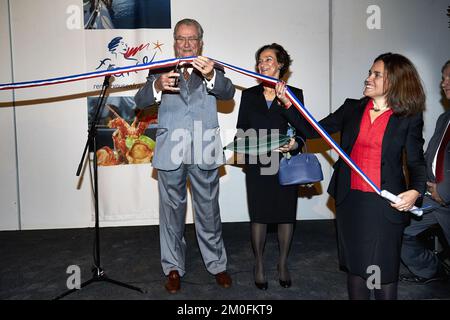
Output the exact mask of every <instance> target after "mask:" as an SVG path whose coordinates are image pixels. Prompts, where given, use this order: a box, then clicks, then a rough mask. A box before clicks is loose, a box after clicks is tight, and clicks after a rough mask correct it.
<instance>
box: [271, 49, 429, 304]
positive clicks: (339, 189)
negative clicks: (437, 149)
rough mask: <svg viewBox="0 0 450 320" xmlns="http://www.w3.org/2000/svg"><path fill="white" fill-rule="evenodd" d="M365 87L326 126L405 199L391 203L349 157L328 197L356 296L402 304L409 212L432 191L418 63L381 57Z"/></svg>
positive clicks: (302, 126) (337, 167)
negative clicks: (402, 251)
mask: <svg viewBox="0 0 450 320" xmlns="http://www.w3.org/2000/svg"><path fill="white" fill-rule="evenodd" d="M364 84H365V87H364V96H365V97H364V98H362V99H360V100H354V99H347V100H346V101H345V103H344V104H343V105H342V106H341V107H340V108H339V109H338V110H336V112H334V113H332V114H330V115H329V116H327V117H326V118H324V119H322V120H321V121H320V124H321V125H322V127H323V128H324V129H325V131H327V132H328V133H329V134H332V133H335V132H340V133H341V143H340V145H341V148H342V149H343V150H344V151H345V153H346V154H348V155H349V156H350V157H351V159H352V160H353V161H354V162H355V164H356V165H357V166H358V167H360V168H361V170H362V171H363V172H364V173H365V174H366V175H367V176H368V177H369V178H370V179H371V180H372V181H373V182H374V184H375V185H376V186H377V187H378V188H379V189H381V190H383V189H385V190H388V191H390V192H392V193H394V194H396V195H398V196H399V197H400V198H401V201H400V202H398V203H396V204H390V203H388V202H387V201H386V200H384V199H383V198H381V197H380V196H378V195H377V194H376V193H375V192H374V191H373V190H372V189H371V188H370V187H369V186H368V184H367V183H366V182H365V181H364V180H362V178H360V177H359V176H358V175H357V174H356V173H355V172H354V171H352V170H351V169H350V168H349V167H348V166H347V165H346V164H345V163H344V161H343V160H342V159H339V160H338V161H337V162H336V163H335V164H334V166H333V168H334V172H333V176H332V178H331V181H330V185H329V187H328V192H329V193H330V195H331V196H333V197H334V199H335V203H336V220H337V232H338V247H339V262H340V265H341V266H342V267H343V268H344V269H345V270H346V271H347V272H348V277H347V285H348V294H349V298H350V299H369V298H370V289H374V294H375V298H376V299H396V298H397V281H398V272H399V266H400V248H401V241H402V233H403V229H404V228H405V225H406V224H407V222H408V214H407V211H408V210H409V209H410V208H411V207H412V206H413V205H414V203H415V202H416V200H417V199H418V198H419V197H420V196H421V195H423V193H424V192H425V183H426V171H425V161H424V156H423V143H424V140H423V138H422V128H423V117H422V113H423V110H424V108H425V94H424V91H423V88H422V84H421V80H420V77H419V75H418V73H417V71H416V68H415V67H414V65H413V64H412V63H411V61H410V60H409V59H407V58H406V57H404V56H402V55H399V54H393V53H386V54H382V55H380V56H379V57H377V58H376V59H375V61H374V63H373V65H372V67H371V68H370V70H369V75H368V77H367V79H366V81H365V83H364ZM276 90H277V96H278V97H279V99H280V100H282V101H283V103H284V104H285V105H286V106H287V107H288V108H289V107H290V105H291V102H290V101H289V99H287V97H286V95H285V90H286V89H285V87H284V85H283V84H278V85H277V86H276ZM291 109H295V108H289V110H291ZM297 115H298V113H297V112H292V114H291V115H290V116H289V119H290V122H291V123H292V124H293V125H294V126H295V127H296V128H297V130H299V131H301V132H302V133H304V134H305V135H306V136H307V137H308V138H312V137H318V134H317V133H316V132H315V130H314V129H313V128H312V127H311V126H310V125H309V124H308V122H306V120H304V119H303V118H299V117H298V116H297ZM296 119H297V121H296ZM404 156H406V161H405V162H403V160H404ZM403 163H405V164H406V167H407V171H408V173H409V181H408V183H407V181H406V179H405V175H404V168H403Z"/></svg>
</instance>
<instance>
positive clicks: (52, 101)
mask: <svg viewBox="0 0 450 320" xmlns="http://www.w3.org/2000/svg"><path fill="white" fill-rule="evenodd" d="M74 4H75V5H78V6H80V9H81V1H71V0H63V1H53V0H41V1H33V0H15V1H11V20H12V21H11V24H12V30H13V32H12V43H13V55H14V66H13V67H14V78H15V81H17V82H18V81H27V80H35V79H46V78H52V77H58V76H65V75H70V74H75V73H82V72H84V70H85V66H84V65H85V61H84V30H83V29H81V26H80V29H68V27H67V20H68V18H69V14H68V13H67V10H68V8H69V6H70V5H74ZM81 12H82V10H81ZM80 21H81V22H82V20H80ZM84 92H85V84H84V83H83V82H72V83H68V84H64V85H53V86H47V87H39V88H30V89H19V90H17V91H16V100H17V103H20V104H22V105H23V106H21V107H20V108H17V115H16V121H17V123H16V126H17V145H18V166H19V186H20V200H21V221H22V228H23V229H39V228H71V227H86V226H89V225H91V213H92V207H91V197H90V191H89V190H90V185H89V183H88V176H86V178H85V179H84V183H83V184H82V187H81V189H80V190H78V189H77V184H78V178H77V177H76V176H75V172H76V170H77V165H78V162H79V160H80V157H81V154H82V151H83V147H84V144H85V141H86V136H87V133H86V131H87V120H86V119H87V111H86V100H85V98H78V99H77V98H75V97H74V96H72V95H76V94H80V93H81V94H83V93H84Z"/></svg>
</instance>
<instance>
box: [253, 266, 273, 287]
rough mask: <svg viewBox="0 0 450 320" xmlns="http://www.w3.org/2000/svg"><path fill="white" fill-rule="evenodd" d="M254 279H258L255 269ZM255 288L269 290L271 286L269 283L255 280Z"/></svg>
mask: <svg viewBox="0 0 450 320" xmlns="http://www.w3.org/2000/svg"><path fill="white" fill-rule="evenodd" d="M253 277H254V278H256V272H255V267H253ZM255 286H256V287H257V288H258V289H259V290H264V291H265V290H267V288H268V287H269V284H268V283H267V281H264V282H257V281H256V280H255Z"/></svg>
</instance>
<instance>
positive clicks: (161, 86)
mask: <svg viewBox="0 0 450 320" xmlns="http://www.w3.org/2000/svg"><path fill="white" fill-rule="evenodd" d="M179 76H180V74H179V73H177V72H174V71H170V72H168V73H163V74H161V75H160V76H159V77H158V79H156V80H155V89H156V91H157V92H158V93H159V92H161V91H171V92H179V91H180V88H179V87H178V86H177V82H178V77H179Z"/></svg>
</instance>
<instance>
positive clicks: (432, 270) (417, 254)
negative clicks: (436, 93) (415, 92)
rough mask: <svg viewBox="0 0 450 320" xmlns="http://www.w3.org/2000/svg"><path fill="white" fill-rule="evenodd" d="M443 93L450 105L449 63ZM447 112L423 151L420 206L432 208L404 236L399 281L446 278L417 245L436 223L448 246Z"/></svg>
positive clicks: (443, 269)
mask: <svg viewBox="0 0 450 320" xmlns="http://www.w3.org/2000/svg"><path fill="white" fill-rule="evenodd" d="M441 86H442V90H443V91H444V95H445V97H446V99H447V100H448V101H449V102H450V60H449V61H447V62H446V63H445V65H444V67H443V68H442V83H441ZM449 122H450V110H447V111H446V112H444V113H443V114H441V116H440V117H439V119H438V121H437V123H436V129H435V131H434V134H433V136H432V137H431V139H430V142H429V144H428V148H427V151H426V152H425V160H426V163H427V176H428V182H427V186H428V191H427V193H426V195H425V197H424V201H423V205H424V206H427V205H431V206H432V208H435V209H434V210H432V211H431V212H429V213H425V214H424V215H423V217H422V218H421V219H412V220H411V224H410V225H409V226H408V227H407V228H405V231H404V234H403V245H402V260H403V263H404V264H405V265H406V266H407V267H408V269H409V270H410V271H411V272H412V274H410V275H402V276H400V280H403V281H407V282H413V283H421V284H426V283H429V282H432V281H438V280H446V279H448V275H447V270H446V269H448V266H447V265H446V264H445V263H442V262H441V261H439V259H438V257H437V256H436V255H435V254H434V253H433V252H431V251H430V250H428V249H426V248H425V246H424V245H423V244H422V243H421V242H419V240H418V239H417V235H418V234H419V233H421V232H422V231H424V230H426V229H427V228H428V227H430V226H431V225H434V224H436V223H438V224H439V225H440V226H441V227H442V231H443V233H444V235H445V237H446V239H447V242H448V243H450V143H449V136H450V127H449Z"/></svg>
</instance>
